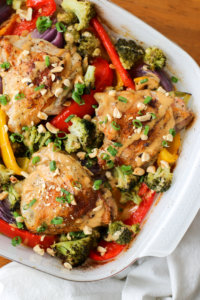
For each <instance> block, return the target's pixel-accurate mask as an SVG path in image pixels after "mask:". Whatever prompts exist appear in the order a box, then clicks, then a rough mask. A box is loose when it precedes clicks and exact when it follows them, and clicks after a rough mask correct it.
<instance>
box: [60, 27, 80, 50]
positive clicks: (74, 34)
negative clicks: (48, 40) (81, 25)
mask: <svg viewBox="0 0 200 300" xmlns="http://www.w3.org/2000/svg"><path fill="white" fill-rule="evenodd" d="M64 37H65V41H66V42H67V45H69V46H70V45H71V44H73V43H78V41H79V40H80V34H79V32H78V31H77V30H76V28H75V27H74V25H71V26H69V27H67V30H66V31H65V34H64Z"/></svg>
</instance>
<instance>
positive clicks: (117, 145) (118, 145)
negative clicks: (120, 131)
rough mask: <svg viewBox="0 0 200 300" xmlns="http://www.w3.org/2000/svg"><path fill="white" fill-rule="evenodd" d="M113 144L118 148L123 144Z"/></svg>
mask: <svg viewBox="0 0 200 300" xmlns="http://www.w3.org/2000/svg"><path fill="white" fill-rule="evenodd" d="M113 145H114V146H115V147H118V148H120V147H122V146H123V145H122V144H121V143H114V144H113Z"/></svg>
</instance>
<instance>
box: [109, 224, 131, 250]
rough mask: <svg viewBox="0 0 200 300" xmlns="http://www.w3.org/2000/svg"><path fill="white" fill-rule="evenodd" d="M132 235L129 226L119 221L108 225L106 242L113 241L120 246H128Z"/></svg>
mask: <svg viewBox="0 0 200 300" xmlns="http://www.w3.org/2000/svg"><path fill="white" fill-rule="evenodd" d="M133 235H134V231H133V230H132V228H131V226H128V225H125V224H124V223H123V222H121V221H116V222H114V223H111V224H109V226H108V235H107V237H106V241H114V242H116V243H118V244H120V245H126V244H129V243H130V241H131V240H132V238H133Z"/></svg>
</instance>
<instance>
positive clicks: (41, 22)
mask: <svg viewBox="0 0 200 300" xmlns="http://www.w3.org/2000/svg"><path fill="white" fill-rule="evenodd" d="M51 25H52V21H51V19H50V17H45V16H41V17H39V18H38V19H37V22H36V27H37V30H38V31H39V32H40V33H43V32H45V31H46V30H47V29H48V28H50V27H51Z"/></svg>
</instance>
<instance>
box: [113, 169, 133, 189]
mask: <svg viewBox="0 0 200 300" xmlns="http://www.w3.org/2000/svg"><path fill="white" fill-rule="evenodd" d="M114 178H115V179H116V180H117V184H116V186H117V187H118V188H119V189H120V190H122V191H129V190H130V189H131V188H133V187H134V186H135V185H136V184H137V183H138V180H139V177H138V176H135V175H133V171H132V168H131V166H124V165H122V166H120V167H116V168H115V170H114Z"/></svg>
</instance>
